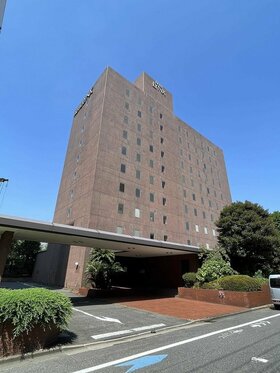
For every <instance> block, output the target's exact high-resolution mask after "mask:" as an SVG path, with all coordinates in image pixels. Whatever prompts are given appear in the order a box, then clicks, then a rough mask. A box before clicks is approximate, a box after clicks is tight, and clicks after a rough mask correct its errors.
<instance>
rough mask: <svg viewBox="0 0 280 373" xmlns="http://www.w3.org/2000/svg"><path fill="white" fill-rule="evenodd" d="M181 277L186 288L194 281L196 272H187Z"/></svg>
mask: <svg viewBox="0 0 280 373" xmlns="http://www.w3.org/2000/svg"><path fill="white" fill-rule="evenodd" d="M182 279H183V280H184V282H185V286H186V288H191V287H193V286H194V284H195V283H196V281H197V280H196V273H195V272H187V273H184V274H183V276H182Z"/></svg>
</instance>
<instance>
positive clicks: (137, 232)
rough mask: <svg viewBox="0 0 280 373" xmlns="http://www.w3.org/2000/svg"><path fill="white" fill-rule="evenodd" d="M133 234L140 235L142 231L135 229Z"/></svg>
mask: <svg viewBox="0 0 280 373" xmlns="http://www.w3.org/2000/svg"><path fill="white" fill-rule="evenodd" d="M133 236H134V237H140V231H139V230H138V229H134V231H133Z"/></svg>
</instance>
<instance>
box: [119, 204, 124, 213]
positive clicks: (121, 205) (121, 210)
mask: <svg viewBox="0 0 280 373" xmlns="http://www.w3.org/2000/svg"><path fill="white" fill-rule="evenodd" d="M118 213H119V214H123V203H119V204H118Z"/></svg>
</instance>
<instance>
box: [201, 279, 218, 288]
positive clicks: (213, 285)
mask: <svg viewBox="0 0 280 373" xmlns="http://www.w3.org/2000/svg"><path fill="white" fill-rule="evenodd" d="M201 289H215V290H221V285H220V284H219V280H217V281H211V282H205V283H204V284H203V285H202V286H201Z"/></svg>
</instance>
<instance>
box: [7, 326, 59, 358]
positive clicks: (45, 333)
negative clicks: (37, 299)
mask: <svg viewBox="0 0 280 373" xmlns="http://www.w3.org/2000/svg"><path fill="white" fill-rule="evenodd" d="M59 333H60V329H58V328H57V327H56V326H55V325H53V324H50V325H48V326H45V328H43V326H42V325H40V324H38V325H35V326H34V328H33V329H32V330H31V331H30V332H29V333H28V334H27V333H26V332H25V333H22V334H21V335H20V336H18V337H16V338H13V327H12V325H11V324H10V323H3V324H1V325H0V358H1V357H6V356H9V355H16V354H24V353H27V352H33V351H35V350H40V349H42V348H45V347H48V346H49V345H50V344H51V343H53V342H54V341H55V340H56V338H57V337H58V335H59Z"/></svg>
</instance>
